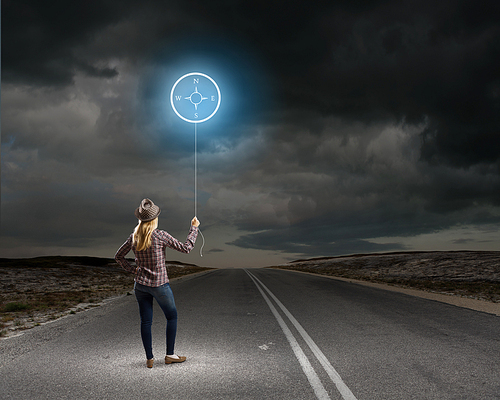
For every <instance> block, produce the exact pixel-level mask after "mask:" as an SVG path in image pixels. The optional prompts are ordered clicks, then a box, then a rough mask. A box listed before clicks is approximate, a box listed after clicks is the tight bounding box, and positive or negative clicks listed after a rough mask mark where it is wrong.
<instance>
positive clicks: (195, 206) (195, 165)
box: [194, 124, 205, 257]
mask: <svg viewBox="0 0 500 400" xmlns="http://www.w3.org/2000/svg"><path fill="white" fill-rule="evenodd" d="M197 125H198V124H194V216H195V217H197V216H198V215H197V211H198V156H197V142H198V141H197V136H198V131H197V129H196V126H197ZM198 232H200V234H201V238H202V239H203V244H202V245H201V248H200V257H203V253H202V252H203V247H204V246H205V236H203V233H202V232H201V229H200V228H199V227H198Z"/></svg>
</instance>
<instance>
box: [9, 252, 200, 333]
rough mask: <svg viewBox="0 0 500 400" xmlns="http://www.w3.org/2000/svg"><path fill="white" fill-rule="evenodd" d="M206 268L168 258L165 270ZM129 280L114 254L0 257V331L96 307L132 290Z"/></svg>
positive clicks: (181, 272) (170, 272)
mask: <svg viewBox="0 0 500 400" xmlns="http://www.w3.org/2000/svg"><path fill="white" fill-rule="evenodd" d="M207 269H208V268H204V267H198V266H196V265H187V264H181V263H177V262H171V263H169V264H168V275H169V277H170V278H171V279H172V278H177V277H180V276H183V275H187V274H192V273H195V272H200V271H204V270H207ZM133 284H134V277H133V275H132V274H130V273H128V272H126V271H124V270H123V269H122V268H120V267H119V266H118V265H117V264H116V262H115V261H114V260H113V259H105V258H95V257H38V258H31V259H0V336H3V337H5V336H9V335H12V334H15V333H16V332H17V331H19V330H24V329H29V328H32V327H33V326H37V325H40V324H42V323H45V322H47V321H50V320H54V319H57V318H60V317H62V316H64V315H67V314H74V313H77V312H79V311H82V310H85V309H88V308H90V307H96V306H97V305H98V303H99V302H101V301H102V300H104V299H106V298H109V297H114V296H120V295H124V294H131V291H132V288H133Z"/></svg>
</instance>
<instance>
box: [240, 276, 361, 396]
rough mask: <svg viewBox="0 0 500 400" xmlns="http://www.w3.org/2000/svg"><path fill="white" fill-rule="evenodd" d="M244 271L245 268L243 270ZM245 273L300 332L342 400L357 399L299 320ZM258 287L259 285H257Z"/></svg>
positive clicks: (265, 287) (256, 279) (257, 280)
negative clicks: (267, 294)
mask: <svg viewBox="0 0 500 400" xmlns="http://www.w3.org/2000/svg"><path fill="white" fill-rule="evenodd" d="M245 271H246V270H245ZM246 272H247V274H249V276H250V277H251V278H253V279H254V282H258V283H259V284H260V285H261V286H262V287H263V288H264V289H265V290H266V292H267V293H269V295H270V296H271V298H272V299H273V300H274V301H275V302H276V304H277V305H278V306H279V307H280V308H281V310H282V311H283V313H284V314H285V315H286V316H287V317H288V319H289V320H290V322H291V323H292V324H293V326H294V327H295V329H297V331H298V332H299V333H300V335H301V336H302V338H303V339H304V340H305V342H306V343H307V345H308V346H309V348H310V349H311V351H312V352H313V354H314V355H315V356H316V358H317V359H318V361H319V362H320V364H321V365H322V366H323V368H324V370H325V371H326V373H327V374H328V376H329V377H330V379H331V380H332V382H333V383H334V384H335V386H336V387H337V390H338V391H339V392H340V394H341V395H342V398H343V399H344V400H357V399H356V397H355V396H354V394H353V393H352V392H351V390H350V389H349V387H348V386H347V385H346V384H345V383H344V381H343V380H342V378H341V377H340V375H339V374H338V372H337V371H336V370H335V368H333V366H332V364H330V361H328V359H327V358H326V356H325V355H324V354H323V352H322V351H321V350H320V348H319V347H318V346H317V345H316V343H314V341H313V340H312V338H311V337H310V336H309V334H308V333H307V332H306V331H305V329H304V328H303V327H302V325H300V324H299V322H298V321H297V320H296V319H295V318H294V316H293V315H292V314H291V313H290V311H288V309H287V308H286V307H285V306H284V305H283V303H281V301H279V300H278V298H277V297H276V296H275V295H274V294H273V293H272V292H271V291H270V290H269V289H268V288H267V286H266V285H264V284H263V283H262V282H261V281H260V280H259V279H258V278H257V277H255V276H254V275H253V274H250V272H248V271H246ZM257 287H258V288H259V286H258V285H257ZM259 291H260V292H261V293H262V290H261V289H260V288H259Z"/></svg>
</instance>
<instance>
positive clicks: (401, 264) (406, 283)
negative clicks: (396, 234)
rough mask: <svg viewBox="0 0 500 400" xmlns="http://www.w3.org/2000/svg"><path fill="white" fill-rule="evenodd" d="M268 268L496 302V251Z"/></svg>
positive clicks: (499, 266)
mask: <svg viewBox="0 0 500 400" xmlns="http://www.w3.org/2000/svg"><path fill="white" fill-rule="evenodd" d="M270 268H280V269H290V270H296V271H303V272H311V273H316V274H321V275H329V276H338V277H342V278H349V279H358V280H364V281H370V282H377V283H385V284H389V285H395V286H400V287H406V288H413V289H420V290H426V291H429V292H434V293H446V294H451V295H456V296H462V297H468V298H473V299H478V300H485V301H490V302H494V303H498V302H500V252H497V251H457V252H451V251H446V252H403V253H386V254H366V255H354V256H346V257H323V258H316V259H309V260H298V261H294V262H291V263H288V264H283V265H278V266H273V267H270Z"/></svg>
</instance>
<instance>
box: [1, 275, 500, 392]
mask: <svg viewBox="0 0 500 400" xmlns="http://www.w3.org/2000/svg"><path fill="white" fill-rule="evenodd" d="M171 286H172V289H173V291H174V296H175V299H176V303H177V309H178V312H179V324H178V333H177V343H176V353H177V354H180V355H185V356H187V357H188V359H187V361H186V362H185V363H182V364H171V365H165V364H164V363H163V362H162V361H163V356H164V351H165V343H164V329H165V320H164V317H163V315H162V314H161V311H160V309H159V308H156V309H155V317H154V323H153V346H154V351H155V357H156V360H157V361H156V362H155V365H154V367H153V368H152V369H148V368H146V367H145V355H144V351H143V348H142V343H141V339H140V331H139V315H138V308H137V304H136V301H135V297H134V296H125V297H121V298H120V299H116V300H113V301H109V302H108V303H106V304H105V305H103V306H101V307H98V308H95V309H92V310H89V311H86V312H83V313H79V314H76V315H71V316H69V317H67V318H63V319H61V320H58V321H55V322H53V323H50V324H47V325H44V326H40V327H36V328H34V329H32V330H30V331H27V332H26V333H25V334H23V335H22V336H19V337H14V338H9V339H5V340H2V341H0V398H1V399H137V398H142V399H155V398H162V399H182V400H185V399H189V400H190V399H196V400H198V399H199V400H209V399H253V400H255V399H266V400H269V399H286V400H290V399H300V400H302V399H350V400H353V399H358V400H361V399H384V400H387V399H426V400H428V399H439V400H445V399H467V400H472V399H478V400H479V399H480V400H487V399H500V317H497V316H494V315H491V314H486V313H481V312H477V311H472V310H468V309H463V308H459V307H455V306H452V305H448V304H443V303H438V302H434V301H430V300H426V299H421V298H417V297H412V296H407V295H405V294H401V293H395V292H389V291H384V290H380V289H375V288H370V287H365V286H361V285H357V284H353V283H347V282H340V281H336V280H332V279H327V278H324V277H320V276H312V275H306V274H300V273H295V272H289V271H282V270H267V269H249V270H243V269H234V270H231V269H227V270H216V271H213V272H210V273H207V274H204V275H198V276H195V277H192V278H187V279H186V278H185V279H182V280H179V281H175V282H172V284H171Z"/></svg>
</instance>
